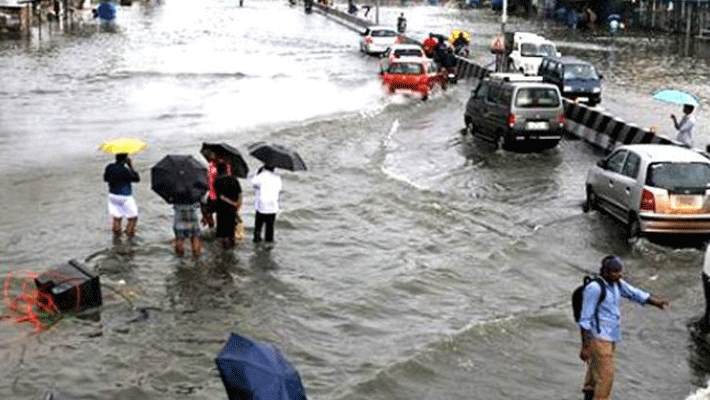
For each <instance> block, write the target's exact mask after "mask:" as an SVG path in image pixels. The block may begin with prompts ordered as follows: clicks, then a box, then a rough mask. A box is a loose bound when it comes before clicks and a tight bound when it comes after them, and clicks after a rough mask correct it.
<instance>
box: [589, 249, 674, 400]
mask: <svg viewBox="0 0 710 400" xmlns="http://www.w3.org/2000/svg"><path fill="white" fill-rule="evenodd" d="M623 269H624V263H623V261H621V259H620V258H619V257H617V256H613V255H610V256H607V257H604V259H603V260H602V265H601V269H600V277H599V278H596V279H593V280H590V281H589V282H588V283H587V284H586V285H585V286H584V291H583V296H582V307H581V312H580V316H579V327H580V330H581V333H582V350H581V351H580V354H579V357H580V358H581V359H582V361H584V362H586V363H587V364H588V368H587V376H586V378H585V380H584V388H583V389H582V391H583V392H584V399H585V400H606V399H608V398H609V396H610V395H611V386H612V383H613V382H614V354H615V352H616V343H617V342H618V341H619V340H620V339H621V326H620V324H619V320H620V319H621V313H620V311H619V300H620V299H621V298H622V297H626V298H627V299H629V300H633V301H635V302H637V303H639V304H651V305H652V306H655V307H657V308H660V309H663V308H665V307H666V306H667V305H668V300H665V299H662V298H660V297H656V296H653V295H651V294H649V293H647V292H645V291H643V290H641V289H638V288H636V287H634V286H632V285H630V284H629V283H627V282H626V281H624V280H623V279H622V278H623V276H624V272H623Z"/></svg>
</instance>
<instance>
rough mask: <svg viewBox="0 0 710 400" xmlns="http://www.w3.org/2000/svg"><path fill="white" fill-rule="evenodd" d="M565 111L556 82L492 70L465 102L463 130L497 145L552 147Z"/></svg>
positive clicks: (559, 133) (559, 137)
mask: <svg viewBox="0 0 710 400" xmlns="http://www.w3.org/2000/svg"><path fill="white" fill-rule="evenodd" d="M564 121H565V111H564V107H563V104H562V96H561V95H560V91H559V89H558V88H557V86H555V85H552V84H549V83H543V82H542V78H541V77H535V76H524V75H522V74H517V73H494V74H491V75H490V76H489V77H486V78H484V79H482V80H481V81H480V82H479V84H478V85H477V86H476V88H475V89H474V90H473V91H472V92H471V97H470V98H469V99H468V102H467V103H466V110H465V111H464V123H465V124H466V132H467V133H470V134H471V135H474V136H477V137H479V138H481V139H483V140H486V141H489V142H491V143H494V144H495V145H497V146H498V147H500V148H514V147H515V148H534V149H546V148H552V147H555V146H556V145H557V143H559V141H560V139H562V133H563V129H562V128H563V125H564Z"/></svg>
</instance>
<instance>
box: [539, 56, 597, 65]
mask: <svg viewBox="0 0 710 400" xmlns="http://www.w3.org/2000/svg"><path fill="white" fill-rule="evenodd" d="M545 59H548V60H551V61H557V62H559V63H562V64H588V65H592V63H590V62H589V61H584V60H582V59H581V58H577V57H574V56H562V57H550V56H545V57H543V60H545Z"/></svg>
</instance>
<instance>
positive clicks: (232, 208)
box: [214, 163, 242, 249]
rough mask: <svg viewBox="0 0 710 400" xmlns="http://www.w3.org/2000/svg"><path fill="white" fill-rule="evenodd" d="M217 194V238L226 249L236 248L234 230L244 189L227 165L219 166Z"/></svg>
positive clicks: (215, 186)
mask: <svg viewBox="0 0 710 400" xmlns="http://www.w3.org/2000/svg"><path fill="white" fill-rule="evenodd" d="M214 190H215V193H216V194H217V202H216V203H215V204H216V206H215V209H216V211H217V237H218V238H220V239H221V241H222V246H223V247H224V248H225V249H231V248H232V247H234V246H235V244H236V240H235V237H234V230H235V228H236V225H237V221H238V220H241V218H239V209H240V208H241V206H242V187H241V186H240V185H239V181H238V180H237V178H235V177H234V176H233V175H229V174H228V173H227V164H225V163H220V164H217V178H216V179H215V181H214Z"/></svg>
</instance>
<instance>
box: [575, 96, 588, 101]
mask: <svg viewBox="0 0 710 400" xmlns="http://www.w3.org/2000/svg"><path fill="white" fill-rule="evenodd" d="M577 100H579V101H589V97H577Z"/></svg>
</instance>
